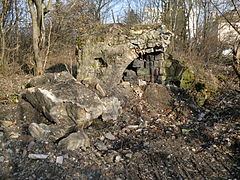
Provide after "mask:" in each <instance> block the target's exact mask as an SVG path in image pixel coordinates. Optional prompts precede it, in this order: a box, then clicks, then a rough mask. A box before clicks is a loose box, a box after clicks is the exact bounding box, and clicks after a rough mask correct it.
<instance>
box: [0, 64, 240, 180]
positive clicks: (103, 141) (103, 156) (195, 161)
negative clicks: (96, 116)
mask: <svg viewBox="0 0 240 180" xmlns="http://www.w3.org/2000/svg"><path fill="white" fill-rule="evenodd" d="M224 68H225V67H224ZM30 77H31V76H30V75H24V74H20V75H16V76H3V75H2V76H1V80H0V81H1V82H0V83H1V92H2V94H4V95H0V96H1V98H2V99H0V102H1V105H0V174H1V176H0V179H39V180H40V179H81V180H82V179H83V180H84V179H89V180H90V179H92V180H98V179H109V180H110V179H117V180H123V179H129V180H131V179H132V180H135V179H144V180H145V179H164V180H165V179H189V180H192V179H194V180H195V179H196V180H197V179H211V180H213V179H216V180H219V179H223V180H225V179H226V180H227V179H229V180H230V179H232V180H233V179H236V180H237V179H239V177H240V92H239V87H238V85H236V84H234V83H233V82H235V81H236V78H235V77H234V76H233V73H232V72H230V73H229V77H228V78H229V80H228V81H225V82H223V83H222V86H221V88H220V89H219V90H218V92H217V94H216V96H215V97H214V98H213V99H212V100H211V101H210V102H207V103H206V104H205V106H198V105H197V104H196V103H195V102H194V100H192V98H191V97H190V96H189V95H188V94H187V93H186V92H184V91H182V90H180V89H174V90H173V91H172V94H173V97H174V98H173V100H174V102H173V103H172V106H171V107H170V108H168V109H165V110H162V109H156V108H153V107H152V106H150V105H148V104H147V103H146V102H145V101H144V100H143V99H142V98H140V97H139V96H131V98H128V99H126V101H125V103H124V104H123V112H122V114H121V116H120V117H119V118H118V120H116V121H112V122H108V123H104V122H102V121H96V122H95V123H93V125H92V126H90V127H89V128H87V129H86V133H87V134H88V135H89V137H90V139H91V147H90V148H87V149H86V150H85V151H84V150H81V149H79V150H75V151H67V150H63V149H61V148H59V147H58V146H57V145H56V144H54V143H50V142H49V143H46V142H41V141H36V140H34V139H33V138H32V137H31V136H30V134H29V132H28V129H27V123H26V122H25V121H24V120H23V119H24V118H19V117H20V116H19V106H18V104H16V101H17V98H15V96H13V95H14V94H16V96H17V95H19V93H20V92H21V91H22V88H21V87H22V86H23V85H24V84H25V83H26V82H27V80H28V79H29V78H30ZM230 78H231V79H230ZM9 87H11V88H9ZM5 94H8V96H7V95H5ZM129 97H130V96H129ZM139 108H140V111H139ZM31 118H32V121H34V117H31ZM34 155H35V156H36V155H37V156H38V157H37V158H34Z"/></svg>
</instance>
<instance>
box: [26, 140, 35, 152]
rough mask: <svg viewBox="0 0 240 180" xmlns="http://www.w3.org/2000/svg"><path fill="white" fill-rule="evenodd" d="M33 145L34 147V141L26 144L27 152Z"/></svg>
mask: <svg viewBox="0 0 240 180" xmlns="http://www.w3.org/2000/svg"><path fill="white" fill-rule="evenodd" d="M34 145H35V142H34V141H31V142H30V143H29V144H28V147H27V149H28V150H31V149H32V147H33V146H34Z"/></svg>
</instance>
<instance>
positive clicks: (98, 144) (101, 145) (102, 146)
mask: <svg viewBox="0 0 240 180" xmlns="http://www.w3.org/2000/svg"><path fill="white" fill-rule="evenodd" d="M94 146H95V147H96V148H97V149H98V150H99V151H107V150H108V148H107V146H106V145H105V144H104V143H103V142H101V141H98V142H96V143H95V144H94Z"/></svg>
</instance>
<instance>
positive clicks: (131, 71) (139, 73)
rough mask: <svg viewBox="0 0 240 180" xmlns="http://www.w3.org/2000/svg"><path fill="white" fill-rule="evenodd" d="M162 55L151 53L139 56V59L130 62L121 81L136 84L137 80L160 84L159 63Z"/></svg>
mask: <svg viewBox="0 0 240 180" xmlns="http://www.w3.org/2000/svg"><path fill="white" fill-rule="evenodd" d="M163 57H164V56H163V53H161V52H155V51H154V52H152V53H147V54H144V55H139V58H137V59H135V60H134V61H132V62H131V63H130V64H129V65H128V67H127V68H126V70H125V71H124V73H123V78H122V79H123V81H128V82H130V83H137V82H138V79H141V80H144V81H147V82H157V83H161V63H162V61H163Z"/></svg>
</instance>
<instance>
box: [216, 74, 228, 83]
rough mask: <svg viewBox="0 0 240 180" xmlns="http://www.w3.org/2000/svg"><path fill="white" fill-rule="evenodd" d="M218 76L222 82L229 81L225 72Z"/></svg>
mask: <svg viewBox="0 0 240 180" xmlns="http://www.w3.org/2000/svg"><path fill="white" fill-rule="evenodd" d="M217 78H218V80H219V81H222V82H225V81H227V77H226V76H224V75H223V74H218V75H217Z"/></svg>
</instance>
